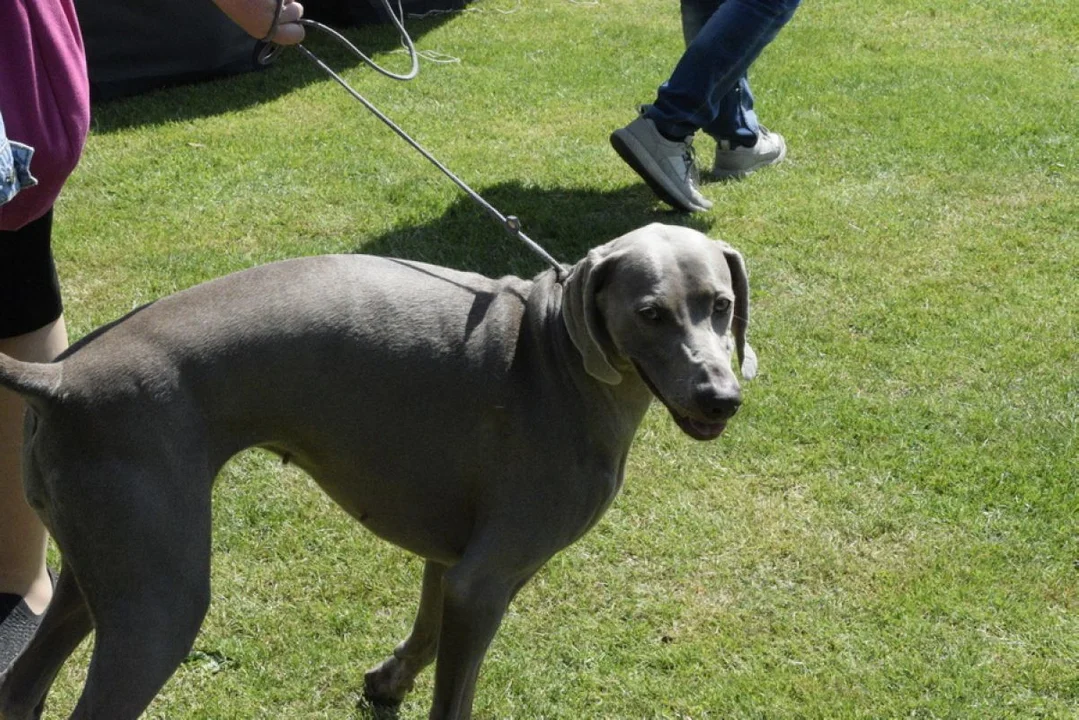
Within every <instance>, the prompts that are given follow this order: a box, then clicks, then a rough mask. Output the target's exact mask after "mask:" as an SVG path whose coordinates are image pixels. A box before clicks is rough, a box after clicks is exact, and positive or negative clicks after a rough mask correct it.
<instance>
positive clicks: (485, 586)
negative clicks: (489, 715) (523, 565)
mask: <svg viewBox="0 0 1079 720" xmlns="http://www.w3.org/2000/svg"><path fill="white" fill-rule="evenodd" d="M523 584H524V582H523V581H522V580H520V579H518V578H516V577H509V576H506V575H505V574H502V573H498V572H492V571H491V570H490V568H486V567H477V566H476V564H474V563H470V562H468V561H467V560H464V561H462V562H461V563H459V564H458V565H455V566H454V567H453V568H452V569H451V570H449V571H448V572H447V573H446V577H445V581H444V583H443V593H444V599H443V606H442V632H441V633H440V635H439V641H438V660H437V664H436V666H435V697H434V702H433V703H432V705H431V714H430V720H468V718H470V717H472V697H473V694H474V693H475V690H476V678H477V677H478V676H479V671H480V665H481V664H482V663H483V658H484V656H485V655H486V654H487V648H488V647H489V646H490V644H491V640H493V639H494V636H495V633H496V632H498V627H499V625H501V624H502V617H503V616H504V615H505V614H506V608H508V607H509V604H510V600H512V599H513V596H514V595H515V594H516V592H517V590H518V589H519V588H520V587H521V585H523Z"/></svg>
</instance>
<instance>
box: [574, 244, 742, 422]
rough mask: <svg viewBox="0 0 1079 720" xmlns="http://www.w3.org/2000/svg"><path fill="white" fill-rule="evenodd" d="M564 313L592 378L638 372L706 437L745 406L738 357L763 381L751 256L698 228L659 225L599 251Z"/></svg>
mask: <svg viewBox="0 0 1079 720" xmlns="http://www.w3.org/2000/svg"><path fill="white" fill-rule="evenodd" d="M562 316H563V319H564V321H565V324H566V329H567V331H568V332H569V336H570V339H571V340H572V342H573V344H574V346H575V347H576V348H577V350H578V351H579V352H580V353H581V357H582V358H583V361H584V367H585V370H586V371H587V372H588V373H589V374H590V375H592V376H593V377H595V378H596V379H598V380H600V381H602V382H605V383H608V384H611V385H617V384H618V383H620V382H621V381H622V376H623V374H624V373H627V372H636V373H637V374H638V375H639V376H640V378H641V379H642V380H643V381H644V383H645V384H646V385H647V386H648V388H649V389H650V390H651V391H652V394H653V395H655V396H656V398H658V399H659V400H660V402H662V403H663V404H664V405H665V406H666V407H667V409H668V410H669V411H670V413H671V416H672V417H673V418H674V420H675V422H676V423H678V426H679V427H680V428H681V429H682V430H683V431H684V432H685V433H686V434H687V435H689V436H691V437H693V438H696V439H698V440H711V439H713V438H715V437H718V436H719V434H720V433H722V432H723V429H724V428H725V427H726V424H727V420H728V419H730V417H731V416H732V415H734V413H735V412H736V411H737V410H738V407H739V405H740V404H741V388H740V386H739V384H738V380H737V378H736V377H735V375H734V372H733V371H732V370H731V356H732V354H734V353H737V355H738V360H739V364H740V366H741V369H742V377H743V378H745V379H747V380H748V379H750V378H752V377H753V376H754V375H755V374H756V370H757V358H756V355H755V353H754V352H753V348H752V347H750V345H749V343H748V342H747V341H746V331H747V328H748V326H749V280H748V276H747V274H746V269H745V264H744V263H743V261H742V256H741V255H740V254H739V253H738V251H737V250H735V249H734V248H732V247H731V246H729V245H727V244H726V243H723V242H718V241H715V240H711V239H709V238H707V237H706V236H704V235H702V234H701V233H699V232H697V231H695V230H690V229H688V228H683V227H673V226H667V225H659V224H653V225H649V226H647V227H644V228H641V229H639V230H635V231H633V232H631V233H628V234H626V235H623V236H622V237H620V238H617V239H616V240H612V241H611V242H609V243H607V244H606V245H602V246H600V247H598V248H595V249H594V250H592V251H591V252H589V253H588V256H587V257H585V259H583V260H581V261H580V262H579V263H577V264H576V265H575V266H574V267H573V269H572V270H571V272H570V274H569V277H568V278H567V279H566V282H565V288H564V293H563V304H562Z"/></svg>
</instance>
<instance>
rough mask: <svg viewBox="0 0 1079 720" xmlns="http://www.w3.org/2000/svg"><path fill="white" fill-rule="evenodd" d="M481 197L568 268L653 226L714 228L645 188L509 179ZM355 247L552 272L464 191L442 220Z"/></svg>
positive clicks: (504, 270) (449, 262) (471, 266)
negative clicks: (661, 205) (660, 203)
mask: <svg viewBox="0 0 1079 720" xmlns="http://www.w3.org/2000/svg"><path fill="white" fill-rule="evenodd" d="M477 192H479V194H480V195H481V196H483V198H484V199H485V200H487V202H489V203H490V204H491V205H493V206H494V207H496V208H498V210H499V211H501V212H502V213H503V214H504V215H516V216H517V217H519V218H520V220H521V224H522V230H523V232H524V233H525V234H526V235H527V236H528V237H530V238H532V239H533V240H535V241H536V242H537V243H539V244H540V245H541V246H542V247H543V248H544V249H545V250H546V251H547V252H548V253H550V254H551V255H553V256H554V257H555V259H557V260H558V261H560V262H562V263H563V264H566V265H571V264H573V263H575V262H576V261H577V260H580V259H581V258H582V257H584V255H585V253H587V252H588V250H589V249H591V248H593V247H595V246H597V245H602V244H603V243H605V242H607V241H608V240H612V239H614V238H616V237H618V236H619V235H622V234H624V233H626V232H629V231H630V230H633V229H634V228H638V227H640V226H642V225H647V224H649V223H653V222H662V223H666V224H669V225H683V226H686V227H691V228H694V229H697V230H705V229H706V223H705V222H704V220H703V219H701V218H699V217H697V216H692V215H686V214H683V213H678V212H674V211H670V210H666V211H665V210H659V209H657V206H656V202H655V199H654V197H653V196H652V193H651V192H650V191H649V190H648V188H647V187H645V186H644V185H643V184H642V185H634V186H630V187H626V188H621V189H618V190H614V191H606V192H604V191H598V190H589V189H581V188H545V187H536V186H526V185H522V184H521V183H518V182H509V183H502V184H500V185H494V186H491V187H488V188H481V189H478V190H477ZM353 250H354V252H360V253H367V254H371V255H385V256H390V257H398V258H405V259H409V260H419V261H422V262H427V263H432V264H435V265H444V266H447V267H452V268H457V269H461V270H470V271H473V272H478V273H481V274H484V275H490V276H495V277H497V276H501V275H507V274H512V275H520V276H522V277H531V276H533V275H535V274H537V273H539V272H541V271H542V270H544V269H546V267H547V265H546V263H545V262H544V261H543V260H542V259H541V258H539V257H538V256H537V255H534V254H533V253H532V251H531V250H530V249H529V248H528V246H526V245H525V244H524V243H523V242H521V241H520V240H519V239H516V238H514V237H511V236H510V235H508V234H507V233H506V231H505V230H503V229H502V227H501V226H500V225H499V223H497V222H496V221H495V220H494V219H492V218H491V217H490V216H489V215H488V214H487V212H486V211H485V210H484V209H483V208H481V207H480V206H479V205H478V204H476V202H475V201H473V200H472V199H471V198H470V197H467V196H465V195H463V194H462V195H461V196H460V197H459V198H458V199H457V201H456V202H454V204H453V205H451V206H450V207H449V209H447V210H446V212H444V213H443V214H442V215H441V216H440V217H438V218H436V219H434V220H430V221H428V222H425V223H422V224H420V225H409V226H405V227H400V228H395V229H393V230H391V231H389V232H387V233H384V234H382V235H380V236H378V237H375V238H373V239H371V240H369V241H367V242H365V243H363V244H362V245H360V246H358V247H356V248H354V249H353Z"/></svg>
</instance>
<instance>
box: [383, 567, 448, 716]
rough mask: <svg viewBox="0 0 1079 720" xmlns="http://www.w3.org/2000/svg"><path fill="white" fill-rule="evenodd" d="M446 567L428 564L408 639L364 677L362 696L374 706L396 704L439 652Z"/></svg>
mask: <svg viewBox="0 0 1079 720" xmlns="http://www.w3.org/2000/svg"><path fill="white" fill-rule="evenodd" d="M445 572H446V566H445V565H440V564H439V563H436V562H432V561H430V560H428V561H427V564H426V565H424V568H423V590H422V591H421V594H420V607H419V610H418V611H417V612H416V622H415V623H413V625H412V632H411V633H409V636H408V637H407V638H406V639H405V640H404V642H402V643H401V644H400V645H398V646H397V647H396V648H394V651H393V655H390V656H389V657H388V658H386V659H385V660H383V661H382V662H381V663H380V664H379V665H378V666H377V667H375V668H372V669H371V670H369V671H368V672H367V674H366V675H365V676H364V693H363V694H364V696H365V697H366V698H367V699H368V700H370V701H371V702H373V703H375V704H381V705H396V704H398V703H400V702H401V701H402V700H403V699H404V697H405V694H406V693H407V692H408V691H409V690H411V689H412V685H413V682H414V681H415V679H416V675H418V674H419V672H420V671H421V670H423V669H424V668H425V667H427V666H428V665H430V664H431V663H432V662H433V661H434V659H435V654H436V652H437V651H438V634H439V631H440V629H441V627H442V578H443V576H444V575H445Z"/></svg>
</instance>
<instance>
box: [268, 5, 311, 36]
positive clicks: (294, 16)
mask: <svg viewBox="0 0 1079 720" xmlns="http://www.w3.org/2000/svg"><path fill="white" fill-rule="evenodd" d="M302 17H303V5H301V4H300V3H298V2H290V3H286V4H285V6H284V7H283V8H281V19H280V21H279V24H278V26H277V32H276V33H274V36H273V42H275V43H277V44H278V45H295V44H296V43H298V42H301V41H302V40H303V39H304V35H305V34H306V33H305V31H304V27H303V25H299V24H297V23H296V21H297V20H299V19H300V18H302Z"/></svg>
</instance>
